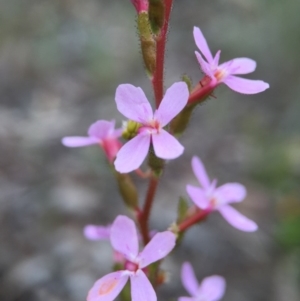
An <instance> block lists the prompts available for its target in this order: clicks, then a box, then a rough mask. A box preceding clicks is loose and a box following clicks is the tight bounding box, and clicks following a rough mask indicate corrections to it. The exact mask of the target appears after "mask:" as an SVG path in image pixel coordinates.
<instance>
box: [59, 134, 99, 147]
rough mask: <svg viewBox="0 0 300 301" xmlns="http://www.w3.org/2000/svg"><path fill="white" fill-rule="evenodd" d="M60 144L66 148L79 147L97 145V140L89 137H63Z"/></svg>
mask: <svg viewBox="0 0 300 301" xmlns="http://www.w3.org/2000/svg"><path fill="white" fill-rule="evenodd" d="M61 143H62V144H63V145H64V146H67V147H81V146H88V145H92V144H97V143H99V140H96V139H93V138H90V137H78V136H73V137H64V138H63V139H62V140H61Z"/></svg>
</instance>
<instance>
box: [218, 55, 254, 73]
mask: <svg viewBox="0 0 300 301" xmlns="http://www.w3.org/2000/svg"><path fill="white" fill-rule="evenodd" d="M219 68H220V69H223V68H224V69H226V70H227V71H228V72H229V73H230V74H248V73H251V72H253V71H254V70H255V69H256V62H255V61H254V60H252V59H249V58H246V57H241V58H235V59H233V60H230V61H228V62H225V63H223V64H222V65H220V66H219Z"/></svg>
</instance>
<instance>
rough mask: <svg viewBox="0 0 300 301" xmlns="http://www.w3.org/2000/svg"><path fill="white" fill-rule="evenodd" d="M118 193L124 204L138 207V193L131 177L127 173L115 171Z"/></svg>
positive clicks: (134, 207) (133, 207) (132, 207)
mask: <svg viewBox="0 0 300 301" xmlns="http://www.w3.org/2000/svg"><path fill="white" fill-rule="evenodd" d="M115 176H116V179H117V182H118V186H119V191H120V194H121V196H122V198H123V200H124V202H125V204H126V205H127V206H128V207H129V208H131V209H133V210H135V209H136V208H137V207H138V193H137V189H136V187H135V185H134V184H133V182H132V180H131V177H130V176H129V175H128V174H123V173H122V174H121V173H119V172H116V173H115Z"/></svg>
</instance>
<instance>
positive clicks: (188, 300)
mask: <svg viewBox="0 0 300 301" xmlns="http://www.w3.org/2000/svg"><path fill="white" fill-rule="evenodd" d="M197 300H198V299H197V298H194V297H179V298H178V301H197Z"/></svg>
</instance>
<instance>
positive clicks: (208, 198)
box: [186, 157, 258, 232]
mask: <svg viewBox="0 0 300 301" xmlns="http://www.w3.org/2000/svg"><path fill="white" fill-rule="evenodd" d="M192 168H193V171H194V174H195V176H196V178H197V179H198V181H199V183H200V184H201V185H202V188H200V187H195V186H192V185H187V186H186V190H187V193H188V194H189V196H190V198H191V199H192V201H193V202H194V203H195V205H196V206H197V207H199V208H200V209H203V210H205V209H206V210H207V209H209V210H218V211H219V212H220V213H221V214H222V216H223V217H224V218H225V219H226V220H227V222H228V223H229V224H231V225H232V226H233V227H235V228H237V229H239V230H241V231H246V232H253V231H256V230H257V228H258V227H257V225H256V223H255V222H253V221H252V220H250V219H248V218H247V217H245V216H244V215H242V214H241V213H239V212H238V211H236V210H235V209H234V208H233V207H231V206H229V205H228V204H230V203H237V202H241V201H242V200H243V199H244V198H245V197H246V188H245V187H244V186H243V185H242V184H239V183H227V184H224V185H222V186H220V187H218V188H216V184H217V181H216V180H213V181H212V182H210V180H209V177H208V175H207V173H206V170H205V168H204V165H203V163H202V162H201V161H200V159H199V158H198V157H193V159H192Z"/></svg>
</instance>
